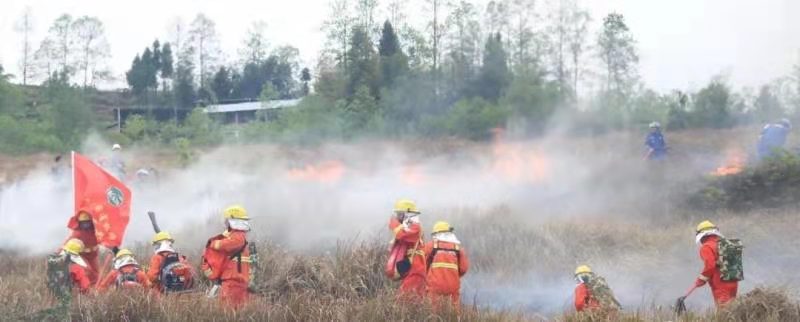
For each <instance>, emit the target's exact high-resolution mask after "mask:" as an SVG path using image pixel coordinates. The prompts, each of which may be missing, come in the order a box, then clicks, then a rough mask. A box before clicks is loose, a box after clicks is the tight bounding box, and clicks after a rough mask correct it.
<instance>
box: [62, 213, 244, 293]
mask: <svg viewBox="0 0 800 322" xmlns="http://www.w3.org/2000/svg"><path fill="white" fill-rule="evenodd" d="M223 218H224V221H225V231H224V232H223V233H221V234H219V235H216V236H213V237H211V238H210V239H209V240H208V242H207V243H206V246H205V251H204V253H203V261H202V265H201V270H202V273H203V275H204V276H205V277H206V278H207V279H208V280H209V281H211V282H212V283H213V287H212V288H211V289H212V290H213V291H211V292H209V296H211V297H219V299H220V300H221V302H222V303H224V304H226V305H228V306H230V307H234V308H236V307H240V306H241V305H243V304H245V303H246V302H247V299H248V294H249V292H248V285H249V281H250V263H251V258H250V248H249V247H248V242H247V232H249V231H250V224H249V219H250V217H249V216H248V214H247V211H246V210H245V209H244V208H243V207H241V206H238V205H236V206H230V207H228V208H226V209H225V210H224V211H223ZM68 226H69V228H70V229H71V230H72V232H71V234H70V237H69V239H68V240H67V241H66V243H64V245H63V246H62V247H61V250H60V251H59V253H58V254H57V255H58V256H59V257H60V258H62V259H63V260H64V261H66V262H67V263H68V264H67V265H68V272H69V278H68V279H67V281H68V282H69V283H70V288H72V289H73V290H74V291H75V292H78V293H81V294H88V293H90V290H91V289H93V288H96V290H97V291H99V292H103V291H105V290H108V289H110V288H120V289H141V290H153V291H155V292H158V293H160V294H170V293H173V294H174V293H177V294H180V293H184V292H187V291H191V290H192V289H193V288H194V283H195V271H194V269H193V268H192V266H191V264H190V263H189V261H188V260H187V259H186V257H185V256H182V255H180V254H179V253H178V252H177V251H176V250H175V249H174V248H173V244H174V242H175V240H174V239H173V238H172V236H171V235H170V234H169V232H166V231H160V232H158V233H156V234H155V236H154V237H153V239H152V246H153V255H152V257H151V258H150V265H149V266H148V267H147V268H146V269H145V268H143V267H141V265H139V263H138V262H137V261H136V258H135V257H134V254H133V253H132V252H131V251H130V250H128V249H124V248H123V249H118V248H113V249H111V251H112V252H113V254H114V262H113V269H112V270H111V271H110V272H108V273H107V274H106V275H105V276H102V277H101V276H100V273H101V269H102V267H101V265H100V262H99V246H98V242H97V238H96V236H95V231H94V223H93V220H92V214H91V212H90V211H88V210H80V211H78V213H77V214H76V215H75V216H74V217H73V218H72V219H71V220H70V223H69V225H68ZM48 278H51V277H50V276H48ZM217 295H218V296H217Z"/></svg>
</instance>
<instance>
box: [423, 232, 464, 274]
mask: <svg viewBox="0 0 800 322" xmlns="http://www.w3.org/2000/svg"><path fill="white" fill-rule="evenodd" d="M440 250H443V251H446V252H455V253H456V265H460V264H461V245H458V244H455V248H454V249H449V248H439V241H436V240H434V241H433V250H432V251H431V255H430V256H428V258H427V260H426V261H427V262H428V263H427V264H428V269H427V271H428V272H430V271H431V265H433V260H434V259H435V258H436V253H438V252H439V251H440ZM459 268H460V267H459Z"/></svg>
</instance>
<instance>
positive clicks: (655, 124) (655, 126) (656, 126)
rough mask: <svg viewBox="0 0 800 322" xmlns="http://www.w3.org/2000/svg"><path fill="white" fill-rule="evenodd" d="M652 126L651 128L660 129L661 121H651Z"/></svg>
mask: <svg viewBox="0 0 800 322" xmlns="http://www.w3.org/2000/svg"><path fill="white" fill-rule="evenodd" d="M650 128H651V129H660V128H661V123H658V122H653V123H650Z"/></svg>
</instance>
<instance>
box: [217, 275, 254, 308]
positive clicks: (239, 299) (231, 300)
mask: <svg viewBox="0 0 800 322" xmlns="http://www.w3.org/2000/svg"><path fill="white" fill-rule="evenodd" d="M249 298H250V293H248V291H247V283H246V282H241V281H232V280H228V281H222V287H221V290H220V294H219V299H220V302H222V304H224V305H225V306H227V307H230V308H233V309H238V308H240V307H242V306H243V305H244V304H246V303H247V300H248V299H249Z"/></svg>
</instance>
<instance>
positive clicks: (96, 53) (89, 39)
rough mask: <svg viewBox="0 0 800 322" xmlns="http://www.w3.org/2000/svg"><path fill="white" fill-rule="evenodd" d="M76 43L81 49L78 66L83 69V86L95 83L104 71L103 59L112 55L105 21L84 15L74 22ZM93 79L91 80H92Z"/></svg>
mask: <svg viewBox="0 0 800 322" xmlns="http://www.w3.org/2000/svg"><path fill="white" fill-rule="evenodd" d="M72 29H73V30H74V32H75V36H76V39H75V40H76V43H77V46H78V49H79V50H80V53H81V55H80V57H79V58H78V67H80V69H81V70H83V87H84V88H85V87H87V86H88V85H89V84H92V83H94V81H95V78H96V77H97V75H98V74H99V73H100V72H101V71H102V67H98V66H101V64H102V60H103V59H106V58H108V57H110V56H111V53H110V48H109V45H108V41H107V40H106V38H105V27H104V26H103V22H102V21H100V19H97V18H96V17H89V16H83V17H80V18H78V19H77V20H75V22H74V23H73V24H72ZM90 79H91V82H90Z"/></svg>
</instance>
